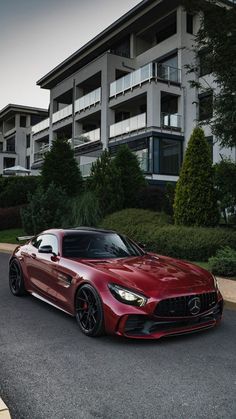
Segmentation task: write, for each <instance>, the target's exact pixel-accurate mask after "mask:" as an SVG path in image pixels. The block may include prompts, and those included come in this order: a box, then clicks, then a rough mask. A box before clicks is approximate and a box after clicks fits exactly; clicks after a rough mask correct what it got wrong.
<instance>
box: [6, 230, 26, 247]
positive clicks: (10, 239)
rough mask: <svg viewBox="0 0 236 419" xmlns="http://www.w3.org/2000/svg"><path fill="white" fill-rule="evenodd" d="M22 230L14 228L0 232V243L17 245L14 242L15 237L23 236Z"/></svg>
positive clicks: (15, 241)
mask: <svg viewBox="0 0 236 419" xmlns="http://www.w3.org/2000/svg"><path fill="white" fill-rule="evenodd" d="M24 234H25V233H24V230H23V229H22V228H14V229H10V230H2V231H0V243H12V244H16V243H18V242H17V240H16V237H17V236H24Z"/></svg>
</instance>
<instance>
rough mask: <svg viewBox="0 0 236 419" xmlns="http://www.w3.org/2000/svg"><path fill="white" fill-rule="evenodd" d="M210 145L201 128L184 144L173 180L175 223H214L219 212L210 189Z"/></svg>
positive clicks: (212, 187) (192, 224)
mask: <svg viewBox="0 0 236 419" xmlns="http://www.w3.org/2000/svg"><path fill="white" fill-rule="evenodd" d="M213 175H214V172H213V168H212V163H211V156H210V148H209V145H208V144H207V141H206V139H205V136H204V132H203V130H202V129H201V128H195V129H194V131H193V134H192V135H191V138H190V140H189V143H188V147H187V150H186V154H185V158H184V162H183V165H182V169H181V172H180V177H179V180H178V182H177V187H176V194H175V202H174V218H175V223H176V224H178V225H186V226H194V225H196V226H215V225H217V224H218V222H219V218H220V214H219V210H218V207H217V200H216V193H215V190H214V183H213V179H214V176H213Z"/></svg>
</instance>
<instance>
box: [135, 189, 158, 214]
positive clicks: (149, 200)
mask: <svg viewBox="0 0 236 419" xmlns="http://www.w3.org/2000/svg"><path fill="white" fill-rule="evenodd" d="M164 206H165V190H164V189H161V188H159V187H158V186H152V185H147V186H146V187H145V188H143V189H142V190H141V191H140V192H139V193H138V194H137V207H138V208H143V209H148V210H152V211H158V212H161V211H163V208H164Z"/></svg>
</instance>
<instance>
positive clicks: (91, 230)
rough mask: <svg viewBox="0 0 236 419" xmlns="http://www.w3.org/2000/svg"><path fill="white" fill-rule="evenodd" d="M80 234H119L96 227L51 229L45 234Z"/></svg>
mask: <svg viewBox="0 0 236 419" xmlns="http://www.w3.org/2000/svg"><path fill="white" fill-rule="evenodd" d="M79 232H83V233H84V232H87V233H101V234H107V233H117V232H116V231H114V230H106V229H103V228H95V227H84V226H81V227H73V228H61V229H56V228H55V229H50V230H45V231H43V233H44V234H45V233H51V234H52V233H54V234H55V233H60V234H63V235H67V234H71V233H79Z"/></svg>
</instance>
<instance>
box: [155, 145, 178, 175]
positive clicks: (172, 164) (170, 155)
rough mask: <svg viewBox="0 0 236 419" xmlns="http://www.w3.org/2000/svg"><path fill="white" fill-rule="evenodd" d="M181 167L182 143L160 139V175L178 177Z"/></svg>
mask: <svg viewBox="0 0 236 419" xmlns="http://www.w3.org/2000/svg"><path fill="white" fill-rule="evenodd" d="M180 165H181V142H180V141H175V140H167V139H164V138H162V139H160V174H162V175H178V174H179V170H180Z"/></svg>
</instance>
